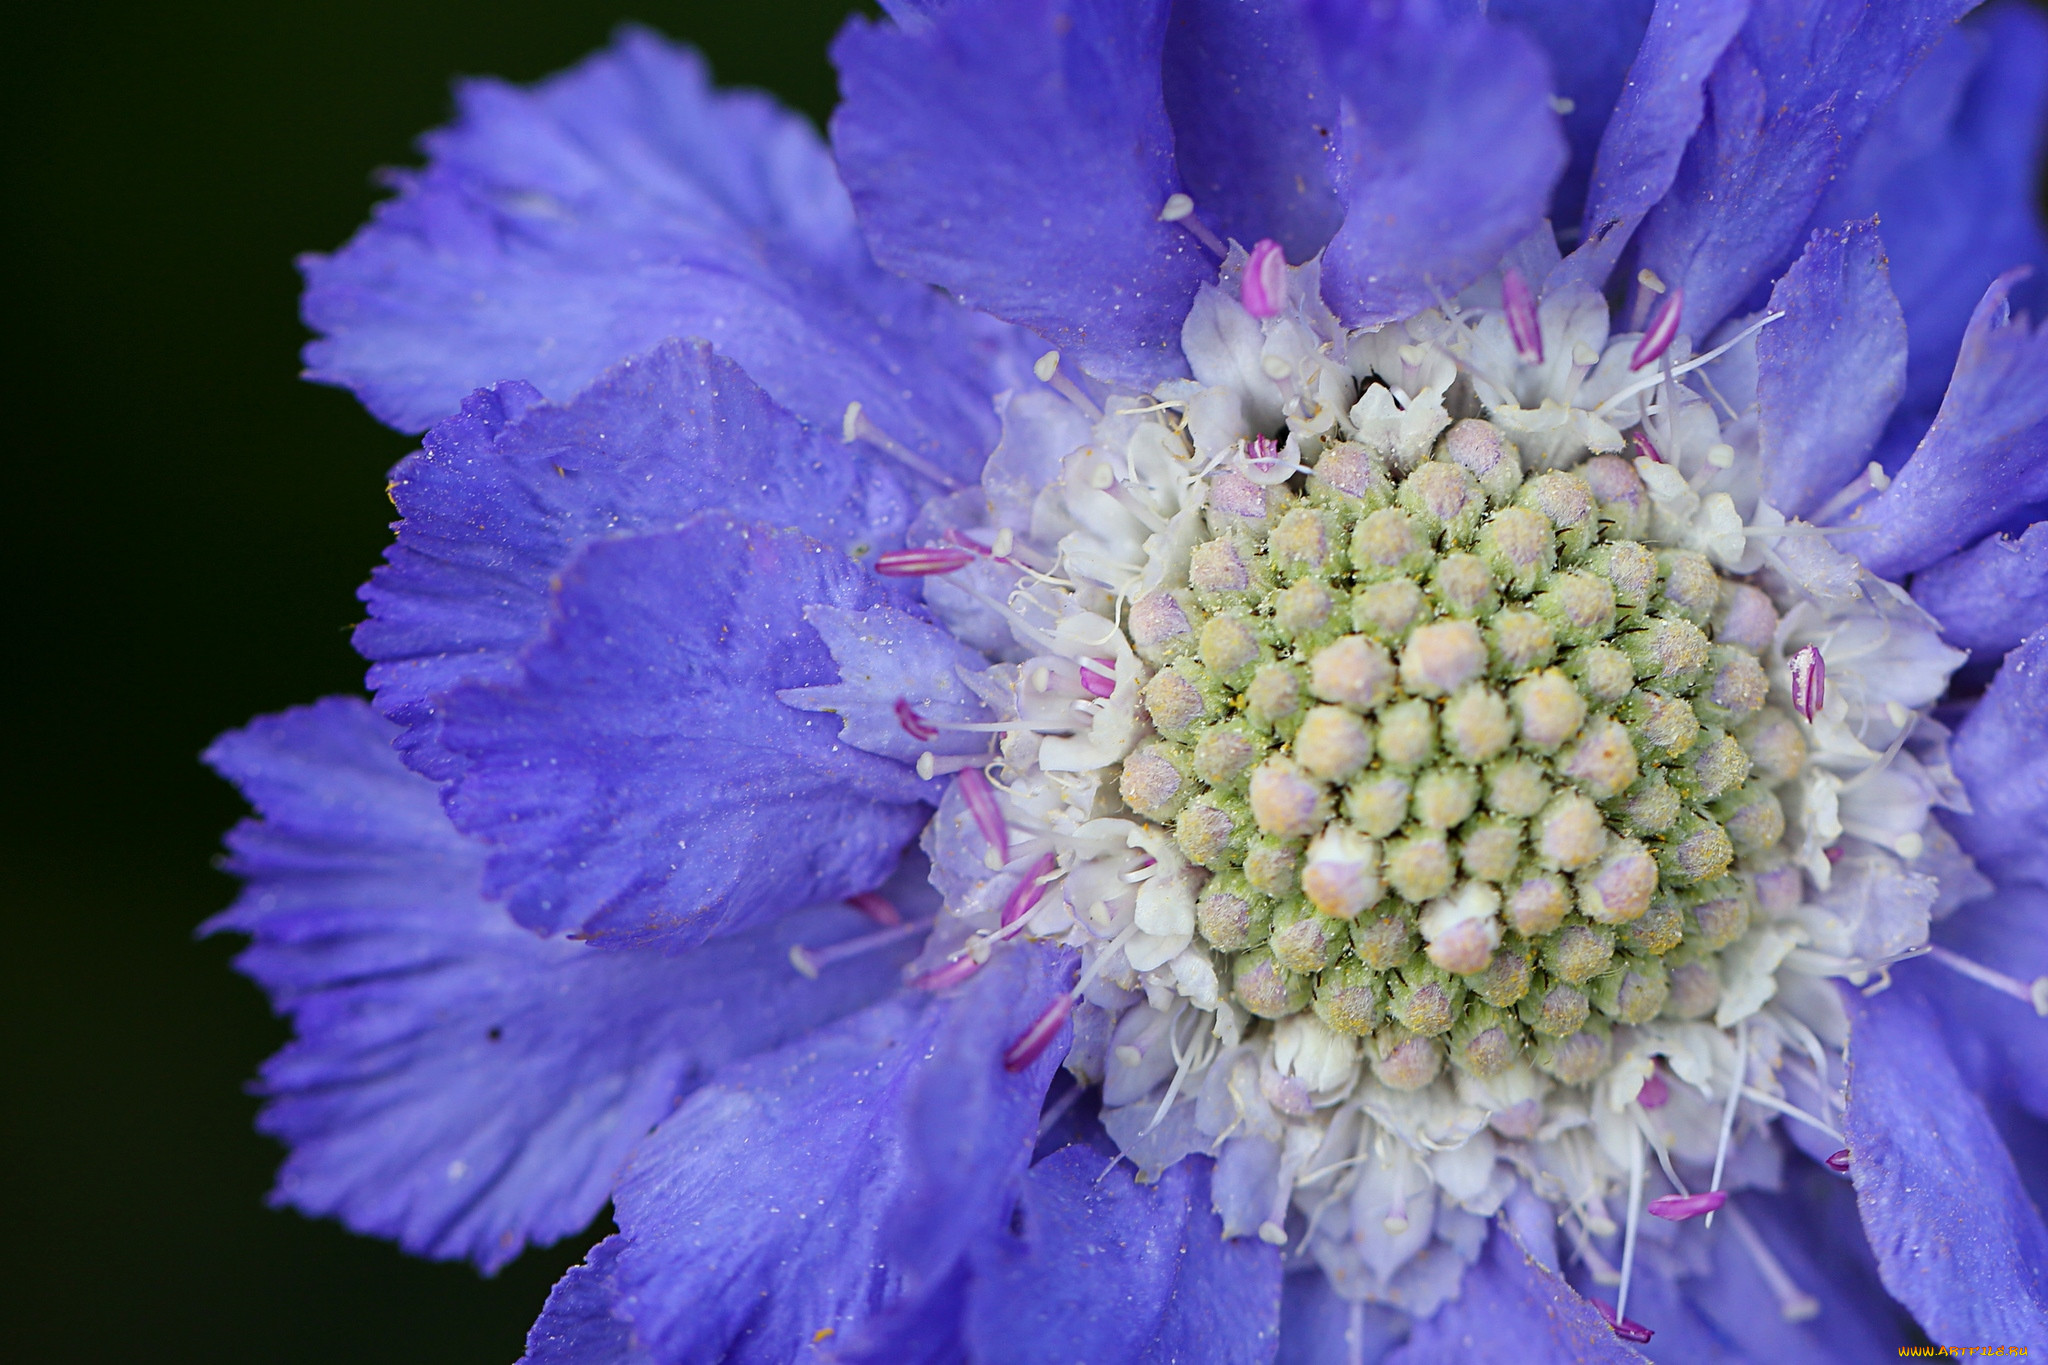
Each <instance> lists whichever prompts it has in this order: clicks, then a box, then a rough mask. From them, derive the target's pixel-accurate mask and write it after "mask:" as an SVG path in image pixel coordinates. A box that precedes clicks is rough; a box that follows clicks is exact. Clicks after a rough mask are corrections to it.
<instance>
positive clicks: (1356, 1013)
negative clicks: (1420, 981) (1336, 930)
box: [1315, 957, 1383, 1038]
mask: <svg viewBox="0 0 2048 1365" xmlns="http://www.w3.org/2000/svg"><path fill="white" fill-rule="evenodd" d="M1382 997H1383V992H1382V990H1381V986H1380V978H1379V973H1377V972H1375V971H1374V970H1373V969H1372V968H1370V967H1368V966H1366V965H1365V964H1364V963H1363V962H1360V961H1359V960H1358V959H1357V958H1355V957H1347V958H1345V959H1343V960H1342V961H1340V962H1338V963H1336V964H1335V965H1334V966H1332V967H1329V968H1327V969H1325V970H1324V971H1323V973H1322V974H1321V975H1320V976H1319V977H1318V978H1317V979H1316V997H1315V1012H1316V1017H1317V1018H1318V1019H1321V1020H1322V1021H1323V1022H1324V1023H1325V1024H1327V1025H1329V1026H1330V1027H1331V1028H1333V1029H1335V1030H1336V1031H1337V1032H1339V1033H1342V1034H1347V1035H1349V1036H1351V1037H1354V1038H1366V1037H1370V1036H1371V1035H1372V1032H1373V1030H1374V1029H1375V1028H1377V1027H1378V1026H1379V1022H1380V1005H1381V1001H1382Z"/></svg>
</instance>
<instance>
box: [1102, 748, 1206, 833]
mask: <svg viewBox="0 0 2048 1365" xmlns="http://www.w3.org/2000/svg"><path fill="white" fill-rule="evenodd" d="M1193 777H1194V770H1193V766H1192V764H1191V763H1190V761H1189V755H1188V751H1187V750H1186V749H1184V748H1182V747H1181V746H1180V745H1178V744H1173V743H1169V742H1166V741H1163V740H1161V741H1155V742H1153V743H1151V744H1147V745H1144V746H1143V747H1142V748H1139V749H1138V750H1136V751H1135V752H1133V753H1131V754H1130V755H1128V756H1127V757H1126V758H1125V759H1124V767H1123V773H1122V775H1121V776H1120V777H1119V778H1118V780H1117V790H1118V791H1119V792H1120V793H1121V794H1122V796H1123V799H1124V804H1125V805H1127V806H1129V807H1130V808H1131V809H1132V810H1134V811H1136V812H1138V814H1140V815H1142V816H1144V817H1145V818H1146V819H1147V820H1157V821H1159V822H1160V823H1162V824H1164V823H1165V822H1167V821H1169V820H1171V819H1173V818H1174V817H1175V816H1176V815H1179V814H1180V812H1181V808H1182V807H1183V806H1185V805H1187V802H1188V797H1189V795H1190V794H1191V792H1192V789H1193V786H1194V783H1193Z"/></svg>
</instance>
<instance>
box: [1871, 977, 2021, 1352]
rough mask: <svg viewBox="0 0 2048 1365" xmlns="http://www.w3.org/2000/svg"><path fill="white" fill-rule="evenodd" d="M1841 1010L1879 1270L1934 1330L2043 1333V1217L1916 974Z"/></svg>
mask: <svg viewBox="0 0 2048 1365" xmlns="http://www.w3.org/2000/svg"><path fill="white" fill-rule="evenodd" d="M1843 998H1844V1000H1845V1001H1846V1002H1847V1005H1848V1010H1849V1023H1850V1037H1849V1107H1848V1110H1847V1112H1846V1113H1845V1114H1844V1115H1843V1119H1842V1125H1843V1132H1844V1133H1845V1135H1846V1136H1847V1137H1848V1139H1849V1149H1850V1151H1851V1152H1852V1153H1853V1154H1854V1156H1853V1160H1852V1164H1851V1165H1850V1168H1849V1173H1850V1176H1851V1178H1852V1179H1853V1180H1854V1181H1855V1184H1856V1202H1857V1206H1858V1207H1859V1208H1860V1209H1861V1210H1862V1213H1863V1226H1864V1230H1865V1231H1866V1232H1867V1233H1868V1234H1869V1237H1870V1245H1871V1249H1872V1250H1873V1251H1875V1252H1876V1253H1877V1264H1878V1273H1879V1274H1880V1275H1881V1276H1882V1277H1883V1279H1884V1284H1885V1288H1886V1289H1888V1290H1890V1291H1891V1294H1892V1297H1893V1298H1895V1299H1897V1300H1898V1301H1899V1302H1901V1303H1903V1304H1905V1305H1906V1306H1907V1307H1908V1308H1910V1309H1911V1310H1912V1311H1913V1316H1914V1317H1916V1318H1918V1319H1919V1320H1920V1325H1921V1326H1922V1327H1924V1328H1926V1329H1927V1332H1928V1334H1929V1335H1931V1336H1932V1337H1933V1338H1934V1339H1935V1340H1936V1341H1942V1342H1966V1343H1976V1342H1985V1343H1990V1342H1996V1343H2001V1344H2003V1343H2019V1342H2025V1343H2033V1342H2037V1341H2048V1284H2044V1283H2043V1277H2044V1275H2048V1228H2044V1227H2043V1226H2042V1223H2041V1215H2040V1213H2039V1212H2038V1211H2036V1210H2035V1208H2034V1205H2033V1202H2032V1201H2031V1200H2030V1199H2028V1198H2027V1194H2026V1191H2025V1190H2024V1189H2023V1188H2022V1187H2021V1185H2020V1181H2019V1175H2018V1173H2017V1172H2016V1171H2015V1170H2014V1169H2013V1163H2012V1157H2011V1156H2010V1155H2008V1154H2007V1152H2006V1150H2005V1145H2004V1143H2002V1142H2001V1141H2000V1140H1999V1137H1998V1132H1997V1130H1996V1129H1995V1128H1994V1127H1993V1126H1992V1123H1991V1120H1990V1118H1989V1117H1988V1116H1987V1115H1986V1114H1985V1112H1984V1106H1983V1103H1982V1102H1981V1101H1980V1100H1979V1099H1978V1098H1977V1096H1976V1095H1975V1094H1973V1093H1971V1091H1970V1090H1969V1089H1968V1087H1966V1086H1965V1085H1964V1084H1963V1080H1962V1077H1961V1076H1959V1075H1958V1074H1957V1073H1956V1067H1955V1063H1954V1062H1953V1061H1952V1060H1951V1059H1950V1057H1949V1054H1948V1049H1947V1048H1946V1047H1945V1046H1944V1044H1943V1039H1942V1031H1941V1028H1940V1026H1939V1024H1937V1023H1936V1021H1935V1018H1934V1015H1933V1013H1932V1012H1931V1011H1930V1010H1929V1009H1928V1007H1927V1005H1926V1003H1925V1001H1923V1000H1922V999H1921V997H1920V995H1919V993H1918V992H1917V991H1916V990H1914V989H1913V988H1912V987H1911V986H1910V985H1906V984H1903V983H1901V984H1897V985H1894V986H1893V988H1892V989H1890V990H1888V991H1884V992H1882V993H1881V994H1878V995H1875V996H1871V997H1868V998H1865V997H1863V996H1862V995H1860V994H1858V993H1857V992H1854V991H1846V990H1845V991H1844V992H1843Z"/></svg>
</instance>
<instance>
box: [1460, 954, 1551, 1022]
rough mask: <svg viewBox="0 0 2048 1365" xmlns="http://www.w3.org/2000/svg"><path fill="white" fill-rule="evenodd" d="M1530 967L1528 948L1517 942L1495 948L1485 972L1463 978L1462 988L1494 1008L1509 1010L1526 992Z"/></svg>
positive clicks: (1530, 973) (1527, 990)
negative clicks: (1463, 985) (1463, 984)
mask: <svg viewBox="0 0 2048 1365" xmlns="http://www.w3.org/2000/svg"><path fill="white" fill-rule="evenodd" d="M1533 970H1534V969H1533V968H1532V967H1531V965H1530V953H1529V945H1528V944H1526V943H1523V942H1521V941H1519V940H1516V941H1513V942H1509V943H1503V944H1502V945H1501V946H1500V947H1498V948H1496V949H1494V952H1493V960H1492V961H1491V962H1488V963H1487V964H1486V970H1485V971H1483V972H1480V973H1478V974H1477V975H1474V976H1468V977H1466V978H1465V989H1467V990H1469V991H1471V992H1472V993H1473V994H1474V995H1476V996H1478V997H1479V998H1480V999H1481V1000H1484V1001H1485V1002H1486V1003H1487V1004H1489V1005H1492V1006H1493V1007H1494V1008H1495V1009H1503V1010H1504V1009H1511V1008H1513V1006H1514V1005H1515V1004H1516V1003H1517V1002H1518V1001H1520V1000H1521V998H1522V997H1523V996H1525V995H1527V994H1528V993H1529V982H1530V980H1531V975H1532V972H1533Z"/></svg>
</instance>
